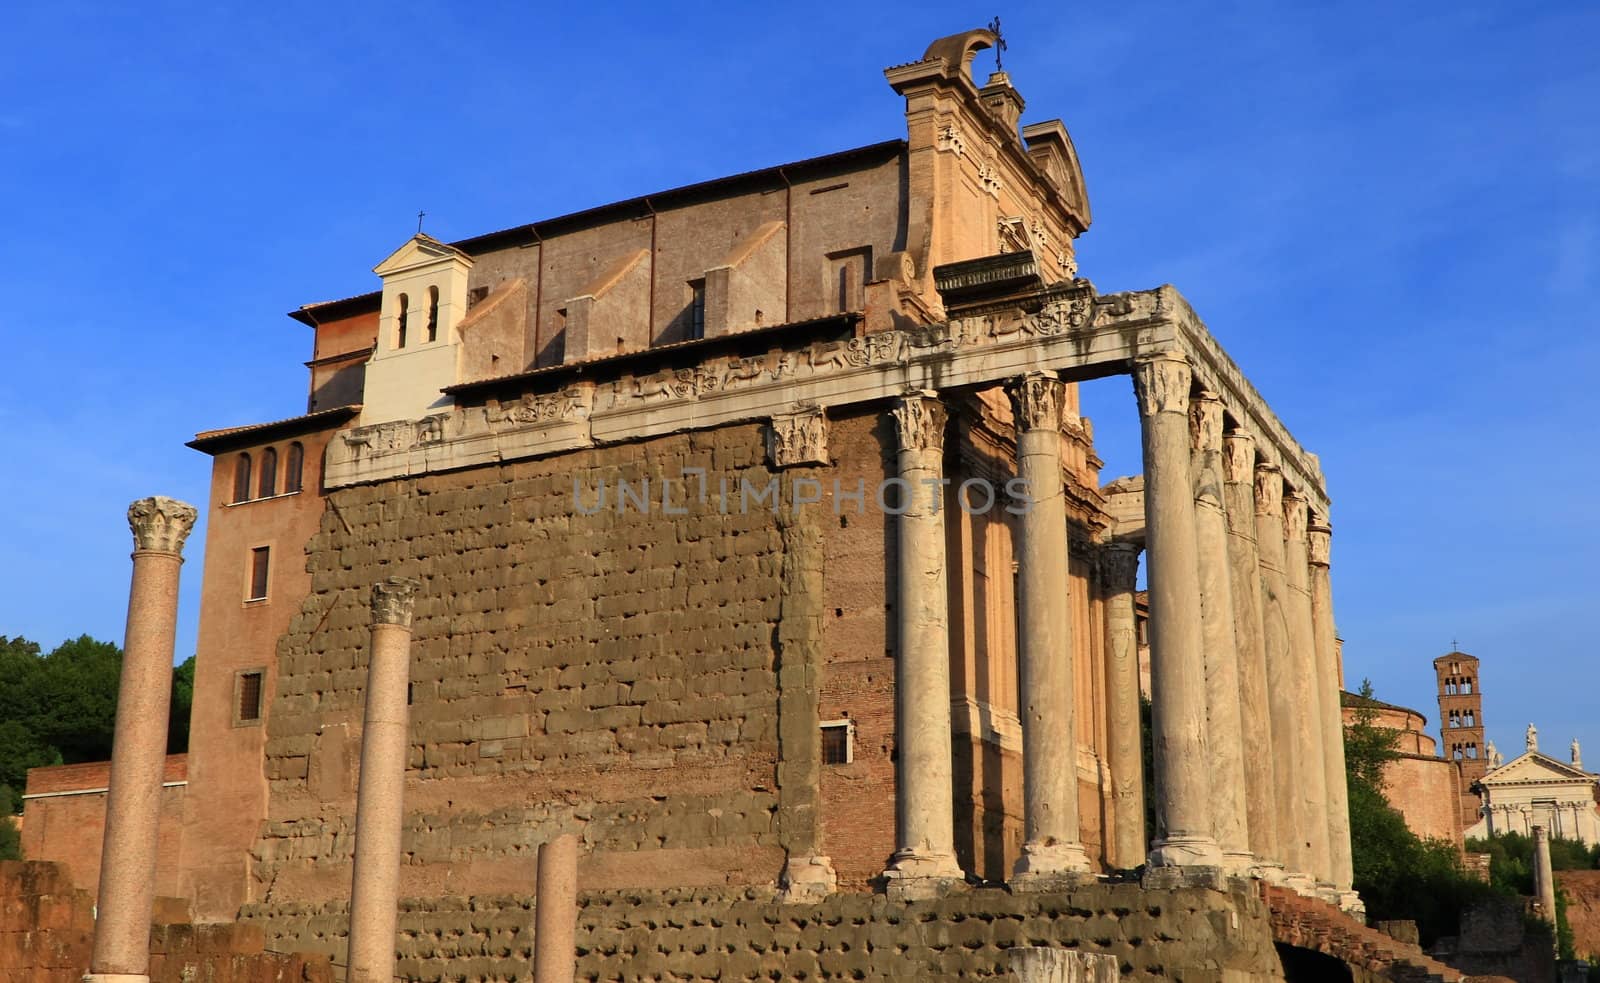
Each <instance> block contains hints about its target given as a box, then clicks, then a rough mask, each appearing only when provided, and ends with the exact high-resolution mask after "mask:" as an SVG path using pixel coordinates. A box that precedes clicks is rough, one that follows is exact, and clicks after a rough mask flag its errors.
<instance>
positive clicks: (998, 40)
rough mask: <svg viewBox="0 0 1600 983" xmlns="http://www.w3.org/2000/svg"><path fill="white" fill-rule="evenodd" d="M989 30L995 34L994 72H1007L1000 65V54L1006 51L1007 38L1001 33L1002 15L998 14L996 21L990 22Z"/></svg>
mask: <svg viewBox="0 0 1600 983" xmlns="http://www.w3.org/2000/svg"><path fill="white" fill-rule="evenodd" d="M989 30H991V31H993V32H994V70H995V71H997V72H1003V71H1005V69H1004V68H1002V67H1001V65H1000V53H1001V52H1002V51H1005V50H1006V39H1005V36H1004V35H1002V34H1001V33H1000V15H998V14H996V15H995V18H994V20H992V21H990V22H989Z"/></svg>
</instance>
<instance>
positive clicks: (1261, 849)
mask: <svg viewBox="0 0 1600 983" xmlns="http://www.w3.org/2000/svg"><path fill="white" fill-rule="evenodd" d="M1222 449H1223V454H1222V464H1223V474H1224V478H1225V481H1224V483H1223V497H1224V499H1225V501H1226V505H1227V520H1228V572H1229V582H1230V586H1231V588H1232V594H1233V637H1234V644H1235V646H1236V648H1237V650H1238V653H1239V733H1240V736H1241V739H1242V740H1243V742H1244V746H1245V747H1246V748H1248V749H1249V753H1247V754H1246V755H1245V756H1244V804H1245V816H1246V818H1247V820H1248V823H1249V829H1250V852H1251V853H1252V854H1254V855H1255V858H1256V869H1255V873H1256V876H1258V877H1261V878H1263V879H1265V880H1268V881H1271V882H1274V883H1276V882H1279V881H1282V880H1283V861H1282V853H1281V851H1280V850H1279V848H1278V812H1277V805H1276V803H1275V802H1274V797H1275V795H1276V793H1277V789H1276V785H1275V783H1274V780H1273V775H1272V760H1273V751H1272V740H1273V734H1272V726H1271V714H1270V713H1269V712H1268V709H1267V708H1268V696H1267V652H1266V647H1265V645H1264V644H1263V640H1262V630H1261V571H1260V565H1259V563H1258V561H1257V560H1256V521H1255V515H1256V509H1255V470H1256V446H1255V438H1254V437H1252V436H1251V435H1250V434H1249V433H1248V432H1246V431H1243V430H1233V431H1230V432H1229V433H1228V434H1227V435H1226V436H1225V437H1224V438H1223V442H1222Z"/></svg>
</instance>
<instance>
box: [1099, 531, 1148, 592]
mask: <svg viewBox="0 0 1600 983" xmlns="http://www.w3.org/2000/svg"><path fill="white" fill-rule="evenodd" d="M1139 552H1140V549H1139V544H1138V543H1123V542H1112V543H1105V544H1103V545H1101V547H1100V576H1101V577H1103V578H1104V579H1105V585H1106V586H1107V587H1108V588H1110V589H1111V590H1113V591H1131V590H1133V589H1134V588H1136V587H1137V586H1138V579H1139Z"/></svg>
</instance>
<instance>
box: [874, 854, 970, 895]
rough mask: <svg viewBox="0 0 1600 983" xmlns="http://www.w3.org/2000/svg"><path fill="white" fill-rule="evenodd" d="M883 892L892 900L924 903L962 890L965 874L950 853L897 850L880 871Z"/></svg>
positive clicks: (965, 879)
mask: <svg viewBox="0 0 1600 983" xmlns="http://www.w3.org/2000/svg"><path fill="white" fill-rule="evenodd" d="M883 880H884V893H885V894H887V895H888V896H889V897H890V898H891V899H893V900H895V901H928V900H931V899H933V898H942V897H944V896H945V895H946V894H949V893H950V892H951V891H953V890H956V889H957V888H961V887H965V886H966V883H967V878H966V874H964V873H962V870H961V865H960V864H958V863H956V858H955V855H954V854H950V853H917V852H916V851H914V850H900V851H898V852H896V853H895V855H894V857H893V858H891V859H890V861H889V869H888V870H886V871H884V872H883Z"/></svg>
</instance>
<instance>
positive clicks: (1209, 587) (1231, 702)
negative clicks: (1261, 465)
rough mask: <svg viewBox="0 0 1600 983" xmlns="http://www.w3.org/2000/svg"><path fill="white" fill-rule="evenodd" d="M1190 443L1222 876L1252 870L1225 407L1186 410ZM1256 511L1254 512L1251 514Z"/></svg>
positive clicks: (1198, 401) (1199, 401)
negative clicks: (1230, 540) (1235, 623)
mask: <svg viewBox="0 0 1600 983" xmlns="http://www.w3.org/2000/svg"><path fill="white" fill-rule="evenodd" d="M1189 429H1190V436H1191V440H1192V441H1193V448H1192V452H1193V457H1192V461H1191V466H1192V468H1193V472H1194V506H1195V540H1196V542H1197V545H1198V546H1199V554H1200V563H1199V570H1198V576H1199V580H1200V618H1201V630H1202V637H1203V640H1204V646H1205V660H1206V747H1207V749H1208V750H1209V751H1210V752H1211V768H1212V772H1211V776H1212V781H1211V809H1212V818H1213V820H1214V821H1215V824H1216V825H1215V831H1216V837H1217V842H1218V844H1219V845H1220V846H1221V847H1222V863H1223V869H1225V870H1226V871H1227V872H1228V873H1230V874H1239V875H1244V874H1248V873H1249V872H1250V869H1251V868H1252V867H1253V866H1254V858H1253V857H1252V856H1251V853H1250V824H1249V817H1248V815H1247V812H1246V806H1245V775H1244V758H1245V746H1244V742H1243V738H1242V730H1241V727H1240V719H1239V718H1240V708H1239V654H1238V648H1237V643H1236V641H1235V638H1234V629H1233V619H1234V608H1233V590H1232V583H1231V581H1230V580H1229V565H1228V517H1227V514H1226V512H1225V504H1224V502H1223V464H1222V401H1221V400H1219V399H1218V398H1217V396H1216V394H1215V393H1211V392H1202V393H1199V394H1198V395H1196V396H1195V397H1194V399H1193V400H1192V401H1191V405H1190V409H1189ZM1252 511H1253V510H1252Z"/></svg>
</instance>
